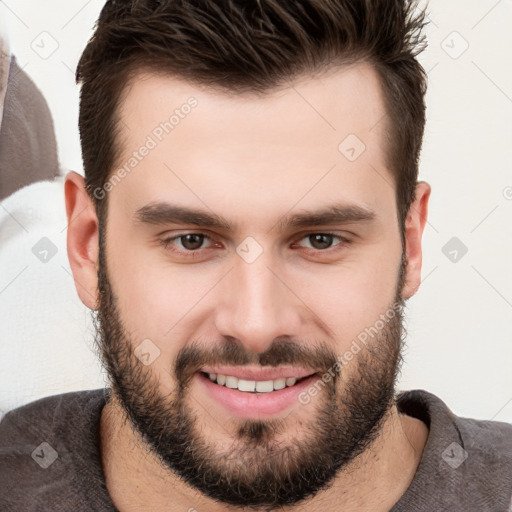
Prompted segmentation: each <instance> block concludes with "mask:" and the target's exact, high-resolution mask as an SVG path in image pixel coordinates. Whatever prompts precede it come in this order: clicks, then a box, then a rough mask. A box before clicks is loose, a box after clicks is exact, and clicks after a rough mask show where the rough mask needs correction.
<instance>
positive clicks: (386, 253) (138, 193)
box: [65, 63, 430, 512]
mask: <svg viewBox="0 0 512 512" xmlns="http://www.w3.org/2000/svg"><path fill="white" fill-rule="evenodd" d="M190 97H194V98H196V99H197V102H198V104H197V107H196V108H194V109H193V110H192V111H191V113H190V114H188V115H187V116H186V117H185V118H184V119H181V120H180V122H179V124H178V125H177V126H176V127H175V128H174V129H173V131H172V132H171V133H170V134H168V135H166V136H165V137H164V138H163V140H162V142H160V143H159V144H158V145H157V147H156V148H154V149H152V150H151V151H150V152H149V154H148V155H147V156H146V157H145V158H144V159H142V160H141V162H140V163H138V165H137V166H136V168H135V169H134V170H133V171H132V172H131V173H130V174H128V175H127V176H126V177H125V178H124V179H123V180H122V181H121V182H120V183H119V184H118V185H116V186H115V187H114V188H113V189H112V190H111V191H110V192H108V202H109V205H108V223H107V229H106V240H107V252H106V254H107V263H108V268H109V277H110V280H111V283H112V286H113V290H114V291H115V294H116V296H117V297H118V299H119V309H120V315H121V317H122V319H123V322H124V324H125V326H126V327H127V329H128V330H129V331H130V335H131V338H132V339H134V340H135V339H136V340H140V341H142V340H144V339H147V338H149V339H151V340H153V341H154V342H155V344H156V345H157V346H158V348H159V350H160V352H161V353H160V356H159V357H158V358H157V359H156V360H155V361H154V362H153V363H152V365H151V367H150V368H151V371H152V372H153V375H155V376H156V378H157V380H158V383H159V389H158V391H159V392H160V393H161V394H165V393H169V392H171V391H172V390H173V389H174V388H175V385H176V382H174V380H173V375H172V373H171V372H169V371H168V368H170V367H171V366H172V364H173V362H174V360H175V357H176V354H177V352H178V350H180V349H181V348H183V347H185V346H186V345H187V343H189V342H190V340H192V339H203V340H212V341H211V342H212V343H214V341H215V340H216V339H217V340H218V339H219V337H220V336H232V337H234V338H236V339H238V340H240V342H241V343H242V344H243V346H244V348H246V349H247V350H250V351H254V352H256V353H259V352H263V351H265V350H266V349H268V347H269V345H270V343H271V342H272V340H273V339H274V338H276V337H278V336H283V335H288V336H294V337H297V338H298V339H304V340H308V339H321V340H323V341H324V342H325V343H326V344H327V345H328V346H329V347H330V348H331V349H333V350H334V351H335V352H336V353H338V354H343V353H344V352H346V351H347V350H348V349H349V348H350V344H351V342H352V340H353V339H355V338H356V337H357V335H358V334H359V333H361V332H362V331H363V330H364V329H365V328H366V327H368V326H372V325H374V324H375V322H376V320H377V319H378V318H379V316H380V315H381V314H383V313H384V312H385V311H386V310H387V309H388V308H389V305H390V304H392V303H393V300H394V294H395V291H396V282H397V276H398V271H399V268H400V262H401V256H402V243H401V239H400V230H399V225H398V220H397V209H396V200H395V189H394V187H393V186H391V185H390V184H392V183H393V177H392V174H391V171H390V170H389V169H388V168H387V159H386V154H385V145H384V130H385V127H386V118H385V117H383V116H385V109H384V102H383V96H382V92H381V88H380V85H379V81H378V77H377V75H376V73H375V72H374V70H373V69H372V68H371V66H370V65H368V64H366V63H358V64H356V65H353V66H351V67H345V68H341V69H337V70H334V71H331V72H329V73H328V74H324V75H322V76H316V77H303V78H301V79H300V80H296V81H295V82H294V83H293V84H288V85H287V86H283V87H282V88H280V89H279V90H275V91H271V92H270V93H267V94H265V95H263V96H261V95H260V96H256V95H249V94H244V95H227V94H226V93H224V92H220V91H214V90H212V89H206V88H200V87H197V86H195V85H192V84H190V83H186V82H183V81H181V80H178V79H176V78H173V77H165V76H157V75H154V74H150V73H145V74H142V73H141V74H140V75H139V76H137V77H136V78H135V79H134V80H133V81H132V82H131V83H130V84H129V85H128V87H127V89H126V94H125V96H124V99H123V102H122V104H121V108H120V114H121V119H122V124H121V135H120V139H119V140H120V141H121V155H120V160H119V162H117V164H118V166H119V167H121V166H122V165H124V163H125V162H126V161H127V160H128V159H129V158H130V156H131V154H132V152H133V151H134V150H136V149H137V148H139V147H140V146H141V145H142V144H144V141H145V140H146V138H147V136H148V135H149V134H151V133H152V131H153V130H154V128H155V127H156V126H158V125H159V124H160V123H161V122H162V121H164V120H166V119H168V118H169V117H170V115H171V114H172V112H173V111H174V109H175V108H179V107H180V105H183V104H184V103H186V102H187V99H188V98H190ZM379 121H380V122H379ZM348 134H356V135H357V137H359V139H361V140H362V141H363V142H364V144H365V146H366V150H365V151H364V152H363V153H362V154H361V155H360V156H359V158H357V160H355V161H354V162H350V161H348V160H347V158H346V157H345V156H344V155H343V154H342V153H341V152H340V151H339V150H338V145H339V144H340V142H342V141H343V140H344V139H345V137H346V136H347V135H348ZM116 168H117V167H116ZM65 194H66V209H67V215H68V220H69V227H68V255H69V259H70V264H71V268H72V271H73V276H74V279H75V284H76V288H77V291H78V294H79V296H80V298H81V300H82V302H83V303H84V304H85V305H86V306H87V307H89V308H90V309H94V308H95V307H96V305H97V297H98V292H97V285H98V283H97V268H98V219H97V217H96V213H95V209H94V205H93V203H92V201H91V199H90V198H89V197H88V195H87V193H86V192H85V188H84V183H83V178H82V177H81V176H79V175H78V174H76V173H70V174H68V176H67V177H66V185H65ZM429 195H430V187H429V185H428V184H426V183H424V182H420V183H418V184H417V187H416V199H415V201H414V203H413V205H412V207H411V208H410V211H409V213H408V215H407V220H406V231H405V250H406V257H407V268H406V276H405V284H404V287H403V289H402V297H403V298H404V299H407V298H409V297H411V296H412V295H413V294H414V293H415V292H416V290H417V288H418V286H419V283H420V274H421V261H422V251H421V236H422V233H423V229H424V227H425V223H426V219H427V205H428V199H429ZM156 201H165V202H172V203H173V204H178V205H180V206H187V207H190V208H196V209H202V210H205V211H207V212H209V213H212V212H214V213H215V214H217V215H220V216H222V217H224V218H225V219H226V220H227V221H228V222H229V223H230V225H231V226H232V229H231V230H225V229H222V230H221V229H201V228H198V227H197V226H193V225H187V224H180V225H178V224H167V225H151V224H147V223H142V222H140V221H138V220H137V219H136V216H135V212H136V211H137V210H138V209H140V208H141V207H144V206H145V205H148V204H150V203H153V202H156ZM340 203H342V204H344V205H356V206H359V207H362V208H366V209H370V210H371V211H373V213H374V217H373V219H371V220H366V221H359V222H345V223H339V224H336V225H332V226H324V225H321V226H310V227H306V228H301V229H296V228H289V229H287V230H286V231H281V230H279V229H278V225H277V222H278V221H280V220H282V219H283V217H285V216H289V215H291V214H295V213H299V212H301V213H303V212H304V211H317V210H320V209H322V208H324V207H325V205H326V204H340ZM326 231H327V232H335V233H336V235H339V236H342V237H345V238H347V239H348V240H349V241H350V242H349V243H346V242H342V241H341V240H340V239H337V238H334V241H333V247H332V248H329V249H323V250H320V249H315V248H314V247H313V246H311V242H310V241H308V237H307V235H309V234H314V233H325V232H326ZM185 233H204V234H206V235H208V236H210V237H211V239H212V241H209V240H206V241H205V242H204V244H203V247H204V248H202V249H200V250H199V251H196V252H197V254H196V255H195V256H194V257H191V256H186V255H185V251H186V249H184V248H183V247H182V246H181V245H180V241H179V240H178V241H175V242H174V243H173V244H171V245H170V246H168V247H167V248H165V247H163V246H162V244H161V243H160V242H161V240H162V239H164V238H168V237H169V236H177V235H179V234H185ZM248 236H250V237H253V238H254V239H255V240H256V241H257V242H258V244H259V245H260V246H261V248H262V250H263V252H262V254H261V255H260V256H259V257H258V258H257V259H256V260H255V261H254V262H252V263H247V262H246V261H244V259H242V258H241V257H240V256H239V254H237V252H236V248H237V247H238V246H239V245H240V244H241V243H242V242H243V241H244V240H245V239H246V237H248ZM173 247H174V248H175V249H176V252H173V251H172V248H173ZM356 370H357V364H353V365H352V364H351V365H348V366H347V372H350V371H352V372H353V371H356ZM189 392H190V403H189V405H190V407H191V408H192V410H193V411H194V412H195V413H196V414H197V417H198V418H199V421H200V422H201V428H202V432H203V434H204V436H206V438H207V439H208V440H210V442H211V443H215V445H216V446H218V447H219V448H223V449H227V448H228V447H229V445H230V440H231V439H232V436H233V435H234V433H235V425H234V423H235V421H236V418H235V417H233V416H231V417H230V415H229V414H227V413H226V410H225V409H224V408H222V407H221V406H220V405H219V404H217V403H215V402H214V401H213V402H212V401H211V400H208V398H207V397H206V396H205V395H204V393H202V392H201V388H200V386H199V385H198V384H197V382H195V381H193V382H192V384H191V388H190V391H189ZM319 400H322V395H321V393H319V394H318V395H317V396H316V397H314V398H312V400H311V404H310V405H309V406H308V407H304V406H301V405H300V404H299V403H297V404H296V405H294V406H293V408H292V410H289V411H287V414H286V420H285V421H286V422H287V423H286V424H287V425H288V428H287V429H286V430H285V432H284V433H283V434H282V441H283V442H286V441H287V440H289V439H291V438H292V437H295V438H296V437H297V436H300V435H301V431H300V429H299V428H297V426H298V425H300V423H301V422H308V421H311V419H310V415H311V413H312V412H311V411H312V410H313V411H314V410H315V409H314V407H315V401H317V402H316V405H318V403H320V402H318V401H319ZM311 407H313V409H312V408H311ZM284 417H285V415H283V418H284ZM427 436H428V429H427V427H426V425H425V424H423V423H422V422H421V421H419V420H416V419H414V418H412V417H408V416H405V415H400V414H398V411H397V409H396V407H395V406H393V407H392V408H391V410H390V411H389V414H388V415H387V416H386V418H385V421H384V422H383V424H382V428H381V430H380V433H379V435H378V437H377V439H376V440H375V442H374V443H373V444H372V445H371V449H369V450H367V451H366V452H365V453H363V454H362V455H360V456H358V457H357V458H356V459H355V460H354V461H353V463H352V464H351V465H350V467H347V468H345V469H344V470H343V471H341V472H340V473H339V474H338V475H337V477H336V479H335V481H334V483H333V485H332V486H330V487H329V488H328V489H326V490H323V491H321V492H320V493H318V494H317V495H316V496H314V497H313V498H311V499H308V500H305V501H304V502H302V503H299V504H298V505H297V506H296V507H292V508H289V510H300V511H310V510H311V511H313V510H318V507H320V506H321V508H322V510H324V511H330V510H333V511H334V510H341V509H342V510H346V511H359V510H361V511H362V510H376V511H378V510H382V511H385V510H389V509H390V508H391V507H392V506H393V505H394V504H395V503H396V502H397V501H398V500H399V498H400V496H401V495H402V494H403V493H404V492H405V490H406V489H407V487H408V486H409V484H410V482H411V481H412V478H413V476H414V473H415V471H416V468H417V466H418V463H419V461H420V458H421V454H422V452H423V448H424V445H425V442H426V439H427ZM101 450H102V460H103V465H104V471H105V475H106V480H107V487H108V489H109V492H110V494H111V496H112V499H113V501H114V502H115V504H116V506H117V507H118V508H119V510H121V511H123V512H124V511H131V510H140V509H141V507H143V508H144V509H150V510H155V511H158V510H169V504H170V503H171V504H172V505H173V508H172V510H183V511H187V510H189V509H190V508H191V507H194V508H196V509H197V510H200V511H212V512H213V511H225V510H235V509H234V508H230V507H227V506H226V505H225V504H219V503H216V502H214V501H213V500H211V499H209V498H207V497H205V496H203V495H201V494H200V493H198V492H197V491H196V490H194V489H192V488H191V487H189V486H188V485H186V484H184V483H183V482H182V481H180V480H179V479H178V478H177V477H176V476H175V475H174V474H173V473H172V472H170V471H169V470H167V469H165V468H164V467H162V465H160V464H159V462H158V460H157V458H156V457H155V455H154V454H152V453H151V452H149V451H148V450H147V449H146V448H145V446H144V445H143V444H142V442H141V440H140V438H139V437H138V436H137V434H136V433H135V432H134V431H133V430H132V428H131V427H130V424H129V423H128V422H127V421H126V419H125V417H124V414H123V410H122V408H121V406H120V405H119V403H117V402H116V400H113V401H112V403H110V404H109V405H108V406H107V407H105V409H104V411H103V414H102V420H101ZM236 510H238V509H236ZM284 510H288V509H284Z"/></svg>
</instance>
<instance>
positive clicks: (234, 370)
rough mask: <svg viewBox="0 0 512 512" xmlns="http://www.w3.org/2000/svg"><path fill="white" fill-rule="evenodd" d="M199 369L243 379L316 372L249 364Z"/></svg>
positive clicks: (260, 379)
mask: <svg viewBox="0 0 512 512" xmlns="http://www.w3.org/2000/svg"><path fill="white" fill-rule="evenodd" d="M199 371H201V372H204V373H216V374H217V375H230V376H232V377H236V378H237V379H243V380H255V381H264V380H276V379H288V378H291V377H295V378H297V379H302V378H304V377H309V376H310V375H313V374H314V373H315V372H314V371H312V370H310V369H306V368H293V367H289V366H287V367H268V368H262V367H258V368H255V367H249V366H204V367H202V368H201V369H200V370H199Z"/></svg>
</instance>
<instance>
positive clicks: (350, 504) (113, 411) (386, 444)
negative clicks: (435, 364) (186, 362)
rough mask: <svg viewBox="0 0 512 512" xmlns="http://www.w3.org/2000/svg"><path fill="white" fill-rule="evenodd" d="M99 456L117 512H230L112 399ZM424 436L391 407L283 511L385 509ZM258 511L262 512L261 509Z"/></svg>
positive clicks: (414, 463) (407, 478)
mask: <svg viewBox="0 0 512 512" xmlns="http://www.w3.org/2000/svg"><path fill="white" fill-rule="evenodd" d="M100 436H101V457H102V463H103V469H104V473H105V478H106V484H107V489H108V490H109V493H110V496H111V498H112V500H113V502H114V504H115V505H116V507H117V508H118V510H119V511H120V512H130V511H132V510H133V511H135V510H153V511H155V512H159V511H164V510H165V511H167V510H169V504H170V503H172V504H173V510H184V511H191V512H192V511H194V510H195V509H197V510H201V512H222V511H223V512H226V511H233V512H236V511H238V510H242V509H239V508H237V507H230V506H227V505H225V504H219V503H218V502H216V501H213V500H212V499H210V498H208V497H206V496H204V495H203V494H201V493H200V492H199V491H197V490H195V489H193V488H191V487H190V486H188V485H187V484H186V483H184V482H183V481H182V480H180V479H179V477H178V476H177V475H176V474H174V473H173V472H172V471H170V470H169V469H167V468H165V467H164V466H163V465H162V463H161V462H160V461H159V459H158V458H157V457H156V455H155V454H154V453H152V452H151V451H150V450H149V449H148V448H147V447H146V445H145V444H144V443H143V442H142V441H141V439H140V436H139V435H138V434H137V433H136V432H135V431H134V430H133V429H132V426H131V424H130V422H129V421H128V420H127V418H126V416H125V414H124V412H123V410H122V408H121V407H120V406H119V404H117V403H116V402H115V400H113V401H112V402H110V403H109V404H107V405H106V406H105V408H104V410H103V412H102V416H101V424H100ZM427 437H428V429H427V427H426V425H425V424H424V423H423V422H421V421H420V420H417V419H415V418H412V417H410V416H406V415H401V414H399V413H398V411H397V409H396V406H393V407H392V408H391V409H390V410H389V412H388V414H387V416H386V418H385V419H384V421H383V424H382V427H381V430H380V432H379V435H378V436H377V438H376V439H375V440H374V441H373V443H372V444H371V446H370V447H369V448H368V449H367V450H366V451H365V452H364V453H362V454H361V455H359V456H358V457H356V458H355V459H354V460H353V461H352V463H351V464H350V465H349V466H348V467H346V468H344V469H343V470H342V471H340V473H339V474H338V475H337V476H336V478H335V479H334V482H333V483H332V485H331V486H329V487H328V488H327V489H325V490H323V491H321V492H319V493H318V494H317V495H315V496H314V497H312V498H309V499H308V500H305V501H303V502H301V503H299V504H297V505H295V506H290V507H283V508H282V509H281V510H283V511H286V512H288V511H289V512H299V511H300V512H309V511H314V510H318V504H319V503H321V505H322V510H323V511H324V512H330V511H335V510H336V511H337V510H344V511H347V512H357V511H363V510H374V511H381V510H382V511H387V510H390V509H391V508H392V507H393V505H394V504H395V503H396V502H397V501H398V500H399V499H400V497H401V496H402V495H403V493H404V492H405V491H406V489H407V488H408V487H409V485H410V483H411V481H412V479H413V477H414V474H415V472H416V469H417V467H418V464H419V461H420V459H421V455H422V453H423V448H424V446H425V443H426V440H427ZM261 510H265V509H264V508H262V509H261Z"/></svg>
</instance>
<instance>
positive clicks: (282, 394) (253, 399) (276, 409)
mask: <svg viewBox="0 0 512 512" xmlns="http://www.w3.org/2000/svg"><path fill="white" fill-rule="evenodd" d="M317 379H318V376H317V375H311V376H310V377H306V378H305V379H302V380H301V381H300V382H297V384H295V385H293V386H290V387H286V388H284V389H279V390H278V391H272V392H270V393H250V392H246V391H239V390H238V389H232V388H228V387H226V386H220V385H219V384H216V383H215V382H212V381H211V380H210V379H209V378H208V377H207V376H206V375H204V374H203V373H197V374H196V380H197V381H198V382H199V383H200V385H201V386H203V387H204V389H205V391H206V393H207V395H208V396H210V397H211V398H213V400H215V401H216V402H217V403H219V404H220V405H221V406H222V407H223V408H224V409H226V410H227V411H228V412H229V413H230V414H231V415H232V416H236V417H239V418H245V419H256V418H261V417H267V416H274V415H277V414H280V413H282V412H284V411H286V410H287V409H288V408H290V407H292V406H293V405H294V404H296V403H299V395H300V393H301V392H302V391H304V390H305V389H307V388H308V387H309V386H311V384H312V383H313V382H314V381H315V380H317Z"/></svg>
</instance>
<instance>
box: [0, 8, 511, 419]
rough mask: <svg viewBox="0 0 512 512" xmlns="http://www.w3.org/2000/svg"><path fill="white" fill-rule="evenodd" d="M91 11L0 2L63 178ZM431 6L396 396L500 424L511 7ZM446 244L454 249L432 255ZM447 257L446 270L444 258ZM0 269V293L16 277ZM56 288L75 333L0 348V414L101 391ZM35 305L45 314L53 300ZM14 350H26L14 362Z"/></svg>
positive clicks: (73, 306)
mask: <svg viewBox="0 0 512 512" xmlns="http://www.w3.org/2000/svg"><path fill="white" fill-rule="evenodd" d="M103 3H104V2H103V0H89V1H82V0H80V1H70V0H46V1H45V2H39V1H34V0H32V1H29V0H7V1H5V0H4V1H2V2H0V20H1V21H0V24H1V26H2V28H3V30H4V31H7V33H8V34H9V38H10V45H11V50H12V51H13V53H14V54H15V55H16V57H17V59H18V62H19V64H20V66H21V67H22V68H23V69H24V70H25V71H26V72H27V73H28V74H29V75H30V77H31V78H32V79H33V80H34V81H35V83H36V84H37V85H38V86H39V88H40V89H41V90H42V92H43V94H44V95H45V97H46V100H47V102H48V104H49V106H50V109H51V111H52V114H53V117H54V123H55V127H56V133H57V141H58V145H59V157H60V161H61V166H62V168H63V171H64V172H65V171H66V170H68V169H73V170H77V171H79V172H82V164H81V157H80V146H79V138H78V130H77V118H78V88H77V86H76V85H75V82H74V70H75V68H76V64H77V61H78V58H79V56H80V53H81V51H82V49H83V47H84V45H85V43H86V41H87V39H88V38H89V36H90V34H91V30H92V27H93V24H94V21H95V19H96V18H97V16H98V14H99V12H100V9H101V7H102V5H103ZM429 6H430V7H429V18H430V20H431V23H430V25H429V28H428V30H427V36H428V41H429V48H428V50H427V51H426V52H425V53H424V54H423V55H422V56H421V58H420V60H421V62H422V64H423V65H424V67H425V69H426V70H427V71H428V74H429V91H428V95H427V106H428V121H427V127H426V135H425V140H424V149H423V152H422V159H421V176H420V177H421V179H424V180H426V181H428V182H429V183H430V184H431V185H432V189H433V192H432V197H431V202H430V215H429V224H428V226H427V228H426V232H425V235H424V266H423V283H422V286H421V288H420V290H419V292H418V294H417V295H416V297H414V298H413V299H412V300H410V301H409V303H408V308H407V326H408V333H409V335H408V343H407V350H406V354H405V359H406V363H405V365H404V367H403V371H402V377H401V380H400V385H399V387H400V389H413V388H422V389H426V390H428V391H431V392H433V393H435V394H437V395H438V396H440V397H441V398H442V399H443V400H444V401H445V402H446V403H447V404H448V405H449V406H450V407H451V408H452V410H453V411H454V412H455V413H456V414H459V415H462V416H469V417H475V418H483V419H496V420H502V421H508V422H512V332H511V331H512V269H511V262H512V1H511V0H500V1H496V0H432V1H431V2H430V3H429ZM466 46H467V48H466ZM52 50H55V51H54V52H53V53H51V55H49V53H50V52H51V51H52ZM6 204H7V203H6ZM59 231H60V230H59ZM61 234H62V233H61ZM453 237H456V238H457V239H458V241H456V242H455V244H458V245H455V246H453V247H452V246H448V248H446V249H445V250H444V252H443V247H445V244H447V242H448V241H449V240H450V239H452V238H453ZM59 240H60V242H59V243H60V244H61V246H60V248H61V249H62V250H61V251H60V255H59V257H60V258H61V259H60V264H61V265H62V267H63V268H64V267H65V266H66V265H67V269H69V265H68V264H67V262H66V257H65V233H64V234H63V235H62V236H61V238H60V239H59ZM461 243H463V244H464V246H466V247H467V253H466V254H465V255H463V256H462V252H461V250H460V247H462V246H461ZM454 249H455V250H456V251H458V252H457V261H456V262H453V261H450V258H453V257H454V256H455V253H453V252H451V254H450V251H453V250H454ZM445 253H447V255H448V256H447V255H445ZM9 272H12V275H8V274H9V273H8V272H6V273H4V275H3V276H1V277H0V285H1V284H2V283H4V284H5V283H8V282H9V281H10V280H11V279H12V278H13V277H14V273H15V272H16V269H14V268H13V269H10V270H9ZM27 275H28V274H27ZM33 276H34V275H33V274H32V279H34V277H33ZM22 278H23V277H20V278H19V279H20V280H21V279H22ZM66 279H67V281H66V284H65V286H64V288H65V289H63V290H61V291H60V293H62V294H63V295H64V296H66V297H67V299H66V300H67V302H68V307H67V310H68V313H69V314H70V317H71V318H74V319H75V320H76V325H77V329H78V332H80V333H82V336H78V337H76V339H73V340H72V339H66V340H63V339H62V335H60V334H59V321H58V315H53V316H51V315H50V317H51V318H55V325H54V326H53V331H52V336H51V337H50V338H49V339H48V337H47V338H46V339H44V343H45V345H44V347H41V344H39V345H38V341H39V340H38V338H39V336H38V334H37V330H36V329H37V318H36V319H32V321H33V322H34V323H35V325H34V335H33V338H32V337H30V339H26V340H16V339H10V340H7V339H4V340H2V341H1V344H2V348H1V351H2V355H3V356H5V355H6V354H7V360H6V359H5V358H3V360H2V363H1V366H2V375H3V377H2V376H0V379H2V380H0V383H1V386H2V389H5V387H6V386H7V385H8V383H7V380H10V382H16V383H17V386H18V387H17V389H16V395H17V398H15V399H13V398H12V396H11V395H9V397H10V399H9V400H5V399H4V400H3V401H2V403H1V404H0V409H2V408H3V409H4V410H6V409H7V408H11V407H13V406H15V405H19V404H20V403H23V402H27V401H29V400H31V399H34V398H38V397H40V396H44V395H47V394H50V393H57V392H61V391H67V390H71V389H78V388H83V387H94V384H95V383H100V382H101V377H100V370H99V364H98V363H96V362H95V360H94V357H93V356H92V355H91V352H90V339H91V328H90V324H89V323H88V320H87V318H88V316H87V312H86V311H85V308H84V307H83V306H82V305H81V303H80V302H79V300H78V298H77V296H76V292H75V291H74V285H73V281H72V279H71V277H70V276H69V275H68V277H67V278H66ZM18 283H20V281H18ZM12 286H17V284H16V282H14V284H13V285H12ZM0 289H2V286H0ZM0 300H2V297H1V296H0ZM8 303H9V301H8V296H7V294H5V295H4V297H3V302H2V308H3V309H2V315H3V316H2V317H1V318H2V320H3V321H5V320H6V319H7V320H8V321H9V322H11V323H12V324H13V325H14V324H15V323H16V321H17V317H16V315H15V314H13V313H12V312H10V311H8V312H7V313H6V310H5V308H8ZM47 303H48V309H49V310H50V311H51V310H52V309H53V308H52V304H53V302H52V298H51V297H49V298H48V302H47ZM71 310H72V311H71ZM70 311H71V312H70ZM54 313H55V312H54V311H52V314H54ZM57 313H58V312H57ZM9 332H11V335H12V332H15V330H14V331H13V330H11V331H9ZM21 343H27V344H28V348H26V349H25V351H23V350H21V352H20V348H19V344H21ZM63 343H65V344H66V346H67V347H68V349H69V350H68V352H67V353H66V355H65V356H63V355H62V350H61V349H62V345H63ZM70 347H72V349H70ZM14 353H15V354H14ZM13 354H14V355H13ZM20 354H21V355H20ZM36 356H37V357H36ZM36 360H37V365H36ZM34 366H37V369H34ZM4 398H5V397H4Z"/></svg>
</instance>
